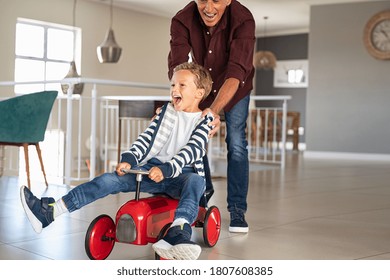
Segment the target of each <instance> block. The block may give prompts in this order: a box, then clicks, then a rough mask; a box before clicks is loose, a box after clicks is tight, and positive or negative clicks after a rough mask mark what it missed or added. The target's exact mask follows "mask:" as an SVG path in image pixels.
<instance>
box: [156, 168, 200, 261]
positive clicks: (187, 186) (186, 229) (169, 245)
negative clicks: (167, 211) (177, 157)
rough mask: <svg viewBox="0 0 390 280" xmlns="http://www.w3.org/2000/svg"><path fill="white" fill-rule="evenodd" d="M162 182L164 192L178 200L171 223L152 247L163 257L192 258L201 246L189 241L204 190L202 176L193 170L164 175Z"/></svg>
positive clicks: (193, 258) (198, 253)
mask: <svg viewBox="0 0 390 280" xmlns="http://www.w3.org/2000/svg"><path fill="white" fill-rule="evenodd" d="M164 185H166V193H167V194H168V195H170V196H172V197H174V198H178V199H179V200H180V201H179V205H178V207H177V209H176V211H175V219H174V221H173V223H172V226H171V227H170V229H169V230H168V232H167V234H166V235H165V237H164V238H163V239H161V240H159V241H158V242H156V243H155V244H153V249H154V250H155V251H156V253H157V254H158V255H159V256H161V257H162V258H165V259H178V260H195V259H197V258H198V257H199V255H200V253H201V247H200V246H199V245H197V244H196V243H194V242H192V241H191V234H192V229H191V224H192V223H193V222H194V221H195V219H196V217H197V215H198V209H199V201H200V198H201V196H202V195H203V193H204V190H205V181H204V178H202V177H201V176H199V175H198V174H196V173H184V174H182V175H180V176H179V177H177V178H173V179H168V180H167V182H166V183H165V184H164Z"/></svg>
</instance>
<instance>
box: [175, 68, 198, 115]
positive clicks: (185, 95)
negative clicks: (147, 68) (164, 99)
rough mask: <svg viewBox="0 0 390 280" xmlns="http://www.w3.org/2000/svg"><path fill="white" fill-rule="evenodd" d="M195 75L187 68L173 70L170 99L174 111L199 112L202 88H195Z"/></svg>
mask: <svg viewBox="0 0 390 280" xmlns="http://www.w3.org/2000/svg"><path fill="white" fill-rule="evenodd" d="M194 78H195V76H194V75H193V74H192V73H191V72H190V71H189V70H179V71H177V72H175V73H174V74H173V76H172V79H171V99H172V104H173V107H174V108H175V110H176V111H184V112H188V113H193V112H200V111H201V110H200V109H199V106H198V105H199V103H200V101H201V100H202V97H203V94H204V90H203V89H199V88H197V86H196V84H195V81H194Z"/></svg>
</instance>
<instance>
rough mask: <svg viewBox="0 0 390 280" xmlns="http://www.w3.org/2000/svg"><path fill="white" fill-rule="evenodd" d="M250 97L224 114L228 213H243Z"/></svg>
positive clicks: (247, 177)
mask: <svg viewBox="0 0 390 280" xmlns="http://www.w3.org/2000/svg"><path fill="white" fill-rule="evenodd" d="M249 100H250V97H249V95H247V96H246V97H244V98H243V99H241V100H240V101H239V102H238V103H237V104H236V105H234V107H233V108H232V109H231V110H230V111H229V112H225V120H226V131H227V133H226V144H227V150H228V154H227V185H228V188H227V209H228V211H229V212H230V213H245V212H246V210H247V201H246V198H247V194H248V180H249V160H248V141H247V138H246V121H247V118H248V110H249Z"/></svg>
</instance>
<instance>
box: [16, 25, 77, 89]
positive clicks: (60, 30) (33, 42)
mask: <svg viewBox="0 0 390 280" xmlns="http://www.w3.org/2000/svg"><path fill="white" fill-rule="evenodd" d="M80 53H81V29H80V28H74V27H72V26H66V25H58V24H53V23H47V22H41V21H35V20H29V19H18V20H17V23H16V42H15V81H16V82H31V81H48V80H61V79H63V78H64V77H65V76H66V74H67V73H68V71H69V63H70V62H71V61H72V60H75V62H76V65H77V69H78V71H80V67H79V65H80V63H78V62H80ZM41 90H58V92H59V93H61V92H62V91H61V86H60V84H58V83H53V84H50V83H49V84H40V83H34V84H22V85H16V86H15V93H29V92H35V91H41Z"/></svg>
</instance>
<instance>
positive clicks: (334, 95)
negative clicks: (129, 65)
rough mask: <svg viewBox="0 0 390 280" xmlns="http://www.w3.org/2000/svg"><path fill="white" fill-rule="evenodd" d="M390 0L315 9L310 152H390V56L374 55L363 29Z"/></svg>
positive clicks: (309, 97)
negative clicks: (367, 43)
mask: <svg viewBox="0 0 390 280" xmlns="http://www.w3.org/2000/svg"><path fill="white" fill-rule="evenodd" d="M386 9H390V1H385V2H378V1H376V2H366V3H354V4H338V5H323V6H322V5H321V6H313V7H312V8H311V21H310V35H309V69H310V70H309V71H310V75H309V88H308V91H307V105H306V108H307V115H306V133H307V134H306V143H307V151H309V152H330V153H360V154H365V153H366V154H382V155H386V154H387V155H389V154H390V145H389V143H390V128H389V124H390V110H389V104H390V60H387V61H383V60H377V59H375V58H373V57H371V56H370V55H369V54H368V52H367V51H366V49H365V47H364V43H363V30H364V26H365V24H366V22H367V21H368V20H369V18H370V17H371V16H373V15H374V14H376V13H377V12H379V11H382V10H386Z"/></svg>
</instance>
